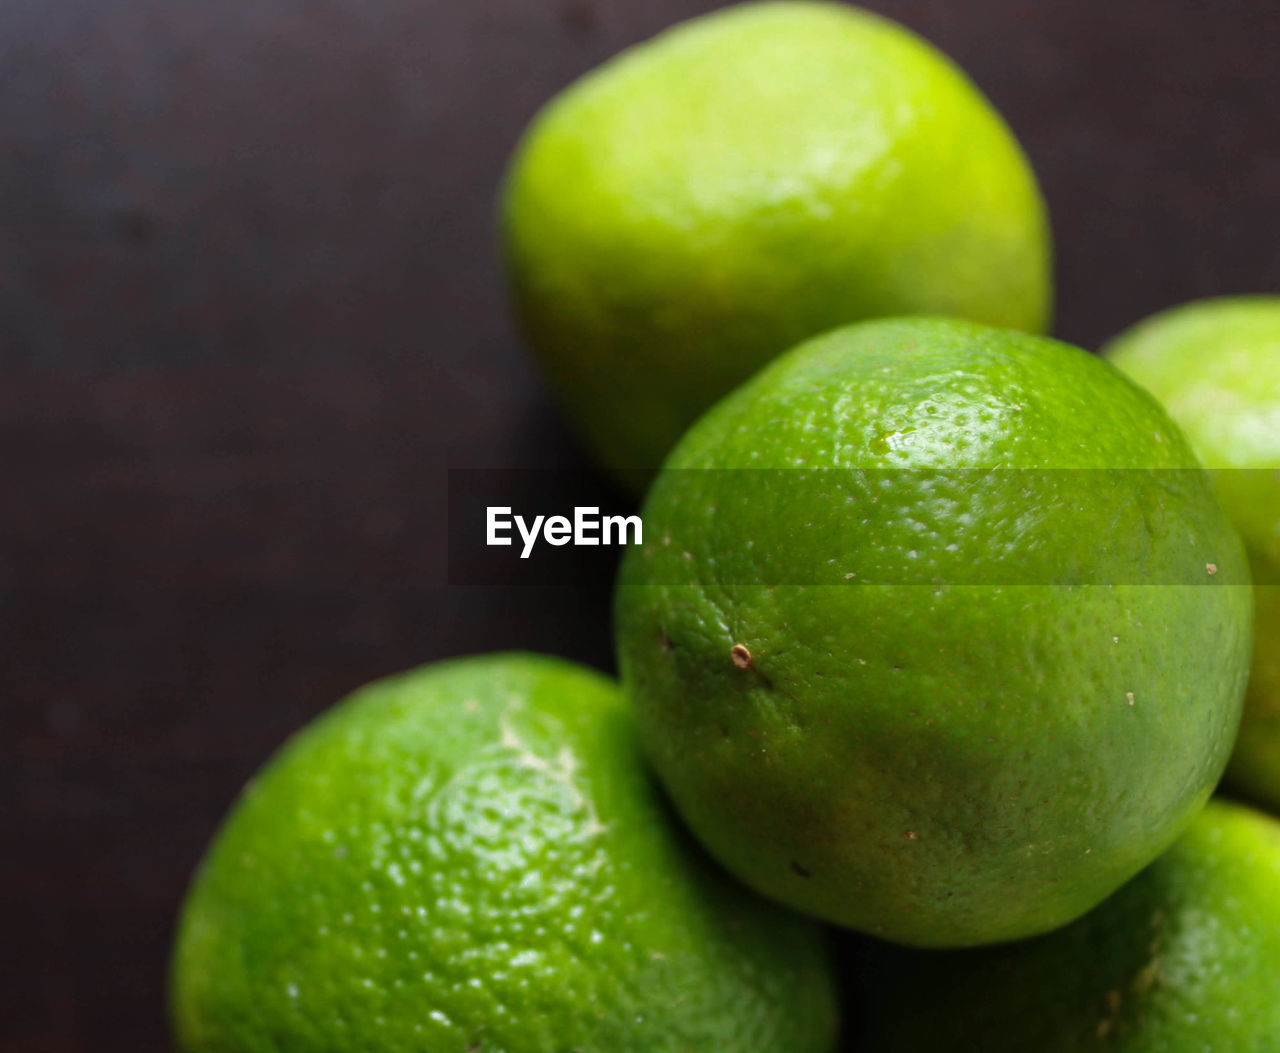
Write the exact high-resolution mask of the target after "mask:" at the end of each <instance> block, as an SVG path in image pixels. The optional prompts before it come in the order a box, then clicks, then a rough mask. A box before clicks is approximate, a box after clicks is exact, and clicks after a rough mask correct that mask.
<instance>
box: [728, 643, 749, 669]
mask: <svg viewBox="0 0 1280 1053" xmlns="http://www.w3.org/2000/svg"><path fill="white" fill-rule="evenodd" d="M729 657H730V658H732V659H733V664H734V665H736V666H737V667H738V668H739V669H749V668H750V667H751V652H750V651H749V650H747V647H746V645H745V644H740V643H736V644H734V645H733V646H732V647H731V648H729Z"/></svg>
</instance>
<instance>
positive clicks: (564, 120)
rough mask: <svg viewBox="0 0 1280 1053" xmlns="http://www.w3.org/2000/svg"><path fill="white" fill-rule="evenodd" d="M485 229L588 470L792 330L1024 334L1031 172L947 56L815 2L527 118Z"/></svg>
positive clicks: (762, 357) (684, 47)
mask: <svg viewBox="0 0 1280 1053" xmlns="http://www.w3.org/2000/svg"><path fill="white" fill-rule="evenodd" d="M501 227H502V237H503V244H504V252H505V257H506V262H507V269H508V273H509V278H510V287H511V290H512V293H513V297H514V300H515V303H516V305H517V308H518V312H519V315H520V317H521V320H522V323H523V328H524V330H525V332H526V335H527V337H528V339H529V341H530V343H531V344H532V346H533V348H534V350H535V351H536V353H537V354H538V356H539V358H540V359H541V362H542V365H543V366H544V368H545V372H546V375H547V376H548V378H549V380H550V382H551V384H552V386H553V387H554V389H555V390H556V391H557V393H558V395H559V396H560V399H561V401H562V403H563V404H564V406H565V408H566V409H567V411H568V413H569V414H570V415H571V417H572V420H573V422H574V423H575V425H576V426H577V428H578V430H579V431H580V432H581V433H582V435H583V437H584V438H585V441H586V443H587V445H588V446H589V448H590V449H591V451H592V452H593V453H594V455H595V456H596V457H597V458H598V459H599V460H600V461H601V462H602V463H603V464H604V465H606V466H608V467H610V468H613V469H618V470H623V469H636V470H638V471H639V473H640V474H643V473H645V472H652V470H653V469H655V468H656V467H657V466H658V465H659V464H660V463H661V461H662V457H663V455H664V454H665V453H667V451H668V450H669V449H670V447H671V446H672V445H673V444H674V443H675V441H676V439H677V438H679V436H680V434H681V433H682V432H683V431H684V429H685V428H686V427H687V426H688V425H689V424H690V423H692V422H693V420H694V419H695V418H696V417H697V416H698V415H699V414H700V413H701V412H702V411H703V410H705V409H706V408H707V407H708V406H710V405H711V404H712V403H713V402H714V401H715V400H716V399H718V398H720V397H721V396H722V395H724V394H726V393H727V392H728V391H730V390H731V389H732V388H734V387H735V386H736V385H737V384H739V383H740V382H741V381H743V380H745V379H746V378H747V377H749V376H750V375H751V374H752V373H754V372H755V370H756V369H757V368H759V367H760V366H761V365H763V364H764V363H765V362H766V361H768V360H769V359H771V358H773V357H774V356H775V355H777V354H778V353H779V352H781V351H784V350H786V349H787V348H788V347H790V346H792V345H793V344H795V343H796V342H797V341H799V340H802V339H804V338H806V337H809V336H812V335H814V334H816V333H819V332H822V331H824V330H827V329H830V328H832V327H833V326H836V325H840V324H843V323H846V322H851V321H856V320H858V319H863V318H870V317H879V316H884V315H891V314H908V313H910V314H947V315H957V316H960V317H964V318H973V319H975V320H978V321H983V322H989V323H992V324H997V325H1007V326H1011V327H1013V328H1018V329H1027V330H1040V329H1042V328H1043V327H1044V326H1045V325H1046V322H1047V317H1048V314H1049V311H1050V301H1051V289H1050V275H1049V270H1050V247H1049V240H1050V239H1049V232H1048V229H1047V220H1046V217H1045V213H1044V208H1043V205H1042V202H1041V199H1040V195H1039V191H1038V188H1037V186H1036V182H1035V178H1034V176H1033V174H1032V172H1031V170H1030V168H1029V167H1028V165H1027V162H1026V159H1025V158H1024V156H1023V155H1022V152H1021V151H1020V149H1019V147H1018V145H1017V143H1016V142H1015V140H1014V139H1013V137H1012V135H1011V134H1010V132H1009V129H1008V128H1007V127H1006V126H1005V125H1004V123H1003V122H1002V120H1001V119H1000V117H999V115H998V114H997V113H996V112H995V111H994V110H993V109H992V107H991V106H990V104H989V103H988V102H987V101H986V99H985V98H984V97H983V96H982V95H981V93H980V92H979V91H978V90H977V89H976V88H975V87H974V86H973V84H972V83H970V82H969V80H968V79H967V78H966V77H965V76H964V74H963V73H961V72H960V71H959V70H958V69H957V68H956V67H955V66H954V65H952V64H951V63H950V62H949V61H948V60H947V58H946V57H945V56H943V55H942V54H940V53H939V52H938V51H936V50H935V49H934V48H933V47H931V46H930V45H929V44H927V43H926V42H924V41H922V40H921V39H919V38H918V37H916V36H915V35H914V34H912V33H910V32H908V31H907V30H905V29H903V28H902V27H900V26H898V25H895V24H894V23H892V22H889V21H887V20H885V19H883V18H879V17H877V16H875V15H872V14H870V13H868V12H866V11H862V10H859V9H857V8H851V7H848V6H845V5H843V4H833V3H756V4H744V5H741V6H738V7H732V8H729V9H727V10H724V11H719V12H716V13H714V14H712V15H709V16H706V17H703V18H698V19H694V20H693V21H690V22H687V23H684V24H682V25H680V26H677V27H675V28H673V29H671V30H668V31H667V32H665V33H663V34H661V35H660V36H658V37H656V38H655V39H654V40H652V41H650V42H648V43H645V44H642V45H640V46H638V47H635V48H632V49H630V50H628V51H626V52H625V53H623V54H622V55H620V56H618V57H616V58H615V59H613V60H612V61H610V62H608V63H607V64H605V65H604V66H603V67H601V68H600V69H598V70H595V71H594V72H592V73H590V74H588V75H587V76H585V77H583V78H582V79H581V80H580V81H578V82H577V83H576V84H574V85H572V86H571V87H570V88H568V89H567V90H565V91H564V92H563V93H562V94H561V95H559V96H558V97H557V98H555V99H554V100H553V101H552V102H551V103H550V104H549V105H548V106H547V107H546V108H545V109H544V110H543V111H542V112H541V113H540V114H539V115H538V117H537V118H536V120H535V121H534V123H533V124H532V126H531V128H530V129H529V131H528V133H527V134H526V136H525V138H524V140H523V142H522V143H521V145H520V147H519V149H518V151H517V153H516V156H515V158H514V160H513V161H512V164H511V168H510V171H509V173H508V176H507V180H506V184H505V187H504V190H503V195H502V202H501Z"/></svg>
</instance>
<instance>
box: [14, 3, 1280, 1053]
mask: <svg viewBox="0 0 1280 1053" xmlns="http://www.w3.org/2000/svg"><path fill="white" fill-rule="evenodd" d="M713 6H715V5H713V4H706V3H695V2H690V0H645V2H644V3H641V2H639V0H632V2H624V0H568V2H553V0H467V2H458V0H329V2H325V0H220V2H219V0H6V2H5V3H3V4H0V459H2V461H0V463H2V464H3V478H4V483H5V485H4V490H3V502H2V504H0V669H2V670H3V692H2V695H0V705H2V706H3V710H2V713H0V795H2V800H0V805H2V810H0V845H3V846H4V847H3V851H2V853H0V907H2V909H3V918H4V921H3V924H2V932H0V968H2V969H3V974H2V975H0V1049H3V1050H5V1051H18V1050H22V1051H28V1050H92V1051H95V1053H104V1051H108V1050H125V1051H130V1053H141V1051H146V1050H154V1049H164V1048H166V1047H167V1041H166V1038H165V1025H164V1003H163V976H164V967H165V959H166V955H167V949H168V944H169V940H170V937H171V931H172V925H173V917H174V913H175V911H176V908H177V906H178V903H179V900H180V897H181V895H182V891H183V886H184V883H185V881H186V879H187V877H188V874H189V872H190V870H191V868H192V867H193V866H194V864H195V862H196V860H197V859H198V858H199V854H200V851H201V848H202V846H203V844H204V842H205V840H206V839H207V837H208V836H209V834H210V833H211V832H212V830H213V828H214V825H215V823H216V822H217V820H218V818H219V817H220V815H221V814H222V812H223V811H224V809H225V808H226V807H227V805H228V804H229V802H230V801H231V799H232V797H233V795H234V794H235V792H236V790H237V788H238V787H239V786H240V784H241V783H242V782H243V781H244V780H245V778H246V777H247V776H248V775H249V774H250V773H251V772H252V771H253V769H254V768H255V767H256V766H257V765H258V764H259V763H260V762H261V761H262V760H263V759H264V758H265V757H266V756H267V755H268V753H269V752H270V751H271V750H272V749H273V748H274V747H275V746H276V745H277V744H278V743H279V742H280V741H281V740H282V739H283V738H284V737H285V736H286V735H287V734H288V733H289V732H290V731H291V730H293V729H294V728H296V727H298V726H299V725H301V724H302V723H303V722H304V721H306V720H307V719H308V718H309V717H310V716H311V715H312V714H314V713H316V712H317V711H319V710H320V709H322V708H324V707H325V706H327V705H328V704H330V703H331V702H333V701H334V700H335V699H337V698H338V697H339V696H341V695H342V694H343V693H344V692H346V691H348V690H349V689H351V688H353V687H355V686H357V685H358V684H360V683H362V682H364V681H367V680H369V679H372V678H374V677H377V676H379V675H381V674H384V673H388V672H391V671H394V670H397V669H400V668H403V667H406V666H408V665H411V664H414V663H417V662H421V661H425V660H428V659H433V658H438V657H442V656H445V655H451V654H458V653H463V652H472V651H482V650H493V649H505V648H512V647H528V648H536V649H539V650H546V651H551V652H556V653H560V654H564V655H568V656H571V657H575V658H579V659H582V660H584V661H587V662H591V663H593V664H597V665H602V666H607V665H608V664H609V662H610V646H609V640H608V624H607V618H608V581H607V575H602V580H600V581H599V582H598V583H596V584H590V583H581V582H580V583H578V584H577V585H575V586H573V587H568V586H566V587H564V588H529V587H519V586H511V587H488V588H479V587H454V588H449V587H447V586H446V522H447V516H446V509H445V478H446V470H447V469H448V468H449V467H487V466H520V467H555V466H564V467H570V468H573V469H575V470H581V469H582V468H583V465H582V463H581V461H580V459H579V457H578V455H577V453H576V452H575V450H574V448H573V446H572V443H571V442H570V441H569V440H568V439H567V438H566V437H565V436H564V434H563V433H562V431H561V430H560V427H559V425H558V423H557V422H556V420H555V417H554V414H553V412H552V410H551V408H550V407H549V405H548V403H547V399H546V397H545V395H544V393H543V391H542V390H541V388H540V387H539V384H538V382H537V380H536V378H535V376H534V374H533V372H532V370H531V368H530V366H529V364H528V363H527V362H526V361H525V360H524V358H523V357H522V355H521V353H520V350H519V347H518V344H517V341H516V339H515V337H514V335H513V333H512V331H511V328H510V326H509V323H508V321H507V319H506V316H505V313H504V308H503V303H502V295H501V287H500V282H499V275H498V272H497V267H496V261H495V258H494V254H493V249H492V238H491V212H492V200H493V195H494V191H495V186H496V184H497V181H498V179H499V176H500V173H501V170H502V166H503V163H504V160H505V158H506V157H507V155H508V152H509V150H510V149H511V146H512V144H513V142H514V140H515V137H516V136H517V134H518V132H519V130H520V129H521V127H522V126H523V124H524V122H525V121H526V120H527V119H528V118H529V116H530V115H531V114H532V113H533V111H534V110H535V108H536V107H537V106H538V105H539V103H540V102H542V101H543V100H544V99H546V98H547V97H548V96H550V95H551V94H552V93H553V92H554V91H555V90H556V89H557V88H559V87H560V86H562V85H563V84H564V83H566V82H567V81H568V80H570V79H571V78H572V77H573V76H574V75H576V74H577V73H579V72H581V71H583V70H585V69H587V68H588V67H590V66H592V65H593V64H595V63H597V62H598V61H600V60H601V59H602V58H604V57H605V56H607V55H608V54H610V53H612V52H614V51H616V50H617V49H618V48H620V47H621V46H623V45H625V44H627V43H629V42H632V41H634V40H637V39H640V38H642V37H644V36H646V35H648V34H650V33H652V32H653V31H655V30H657V29H658V28H660V27H662V26H663V25H665V24H667V23H669V22H671V21H673V20H675V19H677V18H680V17H683V16H686V15H690V14H693V13H696V12H698V11H701V10H706V9H709V8H710V7H713ZM872 6H874V7H875V8H876V9H878V10H882V11H885V12H886V13H889V14H891V15H893V16H895V17H897V18H899V19H901V20H902V21H905V22H906V23H907V24H908V25H911V26H913V27H914V28H916V29H917V30H920V31H922V32H923V33H925V34H926V35H927V36H929V37H930V38H931V39H933V40H934V41H935V42H936V43H938V44H940V45H941V46H942V47H943V48H944V49H945V50H946V51H948V52H949V53H950V54H951V55H952V56H953V57H955V58H956V59H958V60H959V61H960V63H961V64H962V65H963V66H964V67H965V68H966V69H968V70H969V72H970V73H971V74H972V76H973V77H974V79H975V80H976V81H977V82H978V83H979V85H980V86H981V87H982V88H983V89H985V90H986V91H987V93H988V94H989V95H990V96H991V97H992V99H993V100H994V101H995V102H996V104H997V105H998V106H999V108H1000V109H1001V110H1002V111H1003V112H1004V113H1005V114H1006V115H1007V117H1008V119H1009V121H1010V123H1011V124H1012V125H1013V127H1014V129H1015V131H1016V132H1017V133H1018V135H1019V136H1020V137H1021V139H1022V141H1023V142H1024V143H1025V145H1026V147H1027V149H1028V152H1029V153H1030V155H1031V157H1032V160H1033V162H1034V163H1035V165H1036V167H1037V168H1038V170H1039V172H1040V175H1041V177H1042V181H1043V185H1044V187H1045V191H1046V195H1047V197H1048V200H1049V204H1050V207H1051V210H1052V213H1053V217H1054V223H1055V228H1056V232H1057V238H1058V248H1059V289H1060V299H1059V303H1060V308H1059V324H1058V326H1057V331H1058V333H1059V334H1060V335H1062V336H1064V337H1066V338H1068V339H1073V340H1076V341H1080V342H1083V343H1085V344H1086V345H1094V344H1096V343H1097V342H1098V341H1100V340H1101V339H1103V338H1105V337H1107V336H1108V335H1110V334H1111V333H1113V332H1114V331H1116V330H1117V329H1119V328H1121V327H1123V326H1124V325H1126V324H1128V323H1129V322H1131V321H1133V320H1135V319H1136V318H1138V317H1139V316H1141V315H1143V314H1146V313H1148V312H1150V311H1152V310H1154V309H1156V308H1159V307H1162V306H1165V305H1168V304H1171V303H1174V302H1177V301H1180V300H1185V299H1188V298H1191V297H1196V296H1203V295H1208V294H1212V293H1228V292H1244V291H1259V290H1264V291H1265V290H1270V291H1275V290H1277V289H1278V288H1280V250H1278V249H1277V246H1278V245H1280V211H1278V210H1277V207H1276V201H1277V191H1278V190H1280V108H1277V107H1276V105H1275V100H1276V99H1277V98H1280V63H1277V62H1276V59H1275V56H1276V55H1277V54H1280V16H1277V15H1276V14H1275V13H1274V12H1275V8H1274V5H1273V3H1272V2H1271V0H1247V2H1246V0H1235V2H1233V0H1228V2H1224V3H1221V4H1214V5H1210V4H1204V3H1199V2H1191V0H1186V2H1181V3H1179V2H1163V3H1162V2H1158V0H1128V2H1125V3H1118V2H1116V0H1088V2H1085V0H1070V2H1068V0H1057V2H1045V0H1035V2H1031V0H1025V2H1017V0H971V2H966V3H963V4H961V3H955V2H953V0H901V2H896V3H895V2H885V3H877V4H873V5H872ZM602 485H603V484H602Z"/></svg>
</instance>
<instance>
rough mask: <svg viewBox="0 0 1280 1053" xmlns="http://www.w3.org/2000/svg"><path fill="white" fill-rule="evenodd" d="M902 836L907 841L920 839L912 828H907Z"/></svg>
mask: <svg viewBox="0 0 1280 1053" xmlns="http://www.w3.org/2000/svg"><path fill="white" fill-rule="evenodd" d="M902 836H903V837H905V838H906V839H907V840H908V841H919V840H920V835H919V834H917V833H916V832H915V831H914V830H908V831H907V832H906V833H905V834H903V835H902Z"/></svg>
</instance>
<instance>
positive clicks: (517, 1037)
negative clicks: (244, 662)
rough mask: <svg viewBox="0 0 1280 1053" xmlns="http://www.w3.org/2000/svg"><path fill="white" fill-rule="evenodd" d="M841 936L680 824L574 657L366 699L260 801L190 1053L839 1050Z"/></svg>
mask: <svg viewBox="0 0 1280 1053" xmlns="http://www.w3.org/2000/svg"><path fill="white" fill-rule="evenodd" d="M826 968H827V967H826V962H825V958H824V949H823V946H822V939H821V933H820V932H819V931H818V930H817V928H816V927H814V926H813V925H811V924H810V923H809V922H807V921H805V920H803V919H800V918H797V917H795V916H793V915H790V914H788V913H786V912H784V911H782V910H781V909H780V908H776V907H774V906H772V905H771V904H767V903H765V902H763V901H761V900H758V899H757V898H755V897H754V896H752V895H751V894H750V893H749V892H747V891H746V890H745V889H741V888H739V887H738V886H737V885H735V884H733V883H732V882H730V881H729V880H728V879H727V878H725V877H723V876H722V875H721V874H720V873H719V872H718V871H717V870H716V869H714V868H713V867H712V866H711V864H710V863H709V862H708V861H706V860H705V858H704V857H702V856H701V855H700V853H699V852H698V851H697V850H696V847H695V846H693V845H692V843H691V842H689V841H688V840H687V839H686V838H685V837H684V835H683V834H681V833H680V832H678V830H677V829H676V828H675V827H673V826H672V825H671V822H670V820H669V818H668V816H667V815H666V814H665V813H664V809H663V806H662V804H661V803H660V799H659V798H658V796H657V795H656V792H655V790H654V789H653V788H652V787H651V785H650V783H649V781H648V778H647V776H646V773H645V771H644V769H643V767H642V765H641V762H640V759H639V752H638V748H637V747H636V746H635V744H634V732H633V728H632V721H631V717H630V714H629V712H628V710H627V708H626V706H625V705H624V704H623V701H622V699H621V696H620V693H619V691H618V689H617V687H616V686H615V685H614V684H613V683H611V682H610V681H607V680H605V679H604V678H602V677H600V676H599V675H597V674H595V673H592V672H589V671H587V670H585V669H581V668H578V667H576V666H573V665H570V664H569V663H566V662H563V661H559V660H557V659H552V658H541V657H535V656H530V655H500V656H490V657H482V658H473V659H466V660H460V661H453V662H447V663H443V664H440V665H437V666H434V667H428V668H425V669H421V670H418V671H416V672H411V673H407V674H404V675H402V676H398V677H394V678H391V679H389V680H384V681H382V682H380V683H377V684H374V685H372V686H370V687H367V688H365V689H364V690H362V691H360V692H357V693H356V694H355V695H354V696H352V697H351V698H350V699H348V700H347V701H346V702H345V703H343V704H342V705H340V706H338V707H337V708H336V709H334V710H333V711H331V712H330V713H329V714H328V715H326V716H324V717H322V718H321V719H320V720H318V721H317V722H316V723H315V724H313V725H312V726H311V727H310V728H308V729H307V730H306V731H304V732H302V733H301V734H300V735H299V736H297V737H296V738H295V739H294V740H293V741H292V742H290V743H289V745H288V746H287V747H286V748H285V749H284V750H283V751H282V752H281V753H280V754H279V755H278V756H277V757H276V758H275V759H274V760H273V761H272V762H271V763H270V764H269V765H268V766H267V767H266V769H265V770H264V771H263V772H262V773H261V774H260V775H259V776H258V778H257V779H255V780H254V781H253V782H252V783H250V785H249V786H248V788H247V789H246V790H245V793H244V796H243V798H242V799H241V800H240V802H239V803H238V805H237V806H236V808H235V810H234V811H233V813H232V814H231V816H230V818H229V819H228V820H227V822H226V824H225V825H224V827H223V829H222V830H221V832H220V833H219V835H218V837H217V839H216V841H215V842H214V845H213V847H212V848H211V850H210V853H209V855H208V857H207V858H206V860H205V861H204V863H203V865H202V867H201V869H200V871H199V873H198V875H197V877H196V880H195V883H194V885H193V887H192V889H191V892H190V894H189V897H188V900H187V903H186V906H185V909H184V912H183V916H182V921H181V927H180V932H179V936H178V944H177V950H176V956H175V963H174V976H173V990H172V996H173V1009H174V1018H175V1023H176V1031H177V1035H178V1039H179V1043H180V1045H181V1047H182V1048H183V1049H184V1050H187V1051H189V1053H215V1051H216V1053H259V1051H261V1053H267V1051H270V1053H276V1051H279V1050H290V1051H304V1050H306V1051H312V1050H314V1051H320V1050H323V1051H325V1053H341V1051H352V1053H356V1051H358V1053H372V1051H377V1053H398V1051H404V1053H409V1051H412V1053H421V1051H422V1050H456V1051H459V1053H461V1051H464V1050H471V1051H490V1053H497V1051H504V1053H517V1051H525V1050H537V1051H545V1053H562V1051H568V1050H577V1051H591V1053H597V1051H598V1053H613V1051H617V1050H636V1051H640V1050H645V1051H647V1050H667V1051H676V1050H679V1051H685V1050H692V1049H708V1050H712V1049H714V1050H741V1051H744V1053H755V1051H757V1050H776V1051H778V1053H791V1051H793V1050H813V1051H818V1050H825V1049H828V1048H829V1047H830V1043H831V1040H832V1032H833V1027H834V1001H833V994H832V989H831V980H830V977H829V975H828V973H827V971H826Z"/></svg>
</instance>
